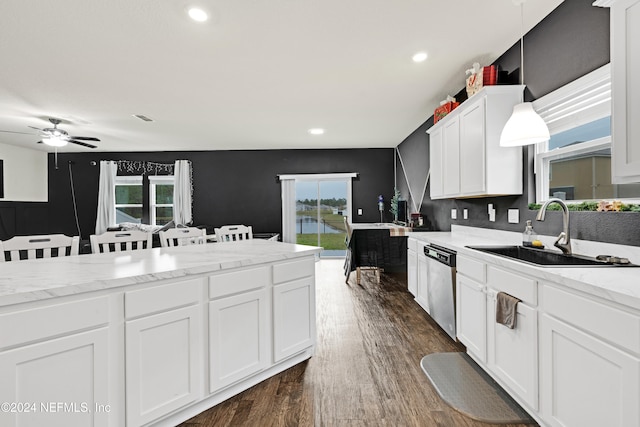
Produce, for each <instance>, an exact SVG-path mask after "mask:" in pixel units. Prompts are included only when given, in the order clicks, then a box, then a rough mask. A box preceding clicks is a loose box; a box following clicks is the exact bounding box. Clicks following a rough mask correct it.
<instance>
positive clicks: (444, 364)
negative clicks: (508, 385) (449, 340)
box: [420, 353, 536, 424]
mask: <svg viewBox="0 0 640 427" xmlns="http://www.w3.org/2000/svg"><path fill="white" fill-rule="evenodd" d="M420 366H421V367H422V370H423V371H424V373H425V374H427V378H429V381H431V384H433V386H434V388H435V389H436V391H437V392H438V394H439V395H440V397H441V398H442V399H443V400H444V401H445V402H447V403H448V404H449V405H450V406H451V407H452V408H454V409H455V410H457V411H459V412H461V413H463V414H465V415H466V416H468V417H470V418H473V419H474V420H478V421H482V422H485V423H492V424H535V423H536V422H535V420H533V419H532V418H531V416H530V415H529V414H527V413H526V412H525V411H524V410H523V409H522V408H521V407H520V405H518V403H516V402H515V401H514V400H513V399H512V398H511V397H510V396H509V395H508V394H507V393H506V392H505V391H504V390H503V389H502V387H500V385H498V384H497V383H496V382H495V381H494V380H493V379H492V378H491V377H490V376H489V375H488V374H487V373H486V372H484V371H483V370H482V368H480V367H479V366H478V365H477V364H476V363H475V362H474V361H473V360H472V359H471V358H470V357H469V356H468V355H467V354H466V353H433V354H429V355H427V356H425V357H423V358H422V360H421V361H420Z"/></svg>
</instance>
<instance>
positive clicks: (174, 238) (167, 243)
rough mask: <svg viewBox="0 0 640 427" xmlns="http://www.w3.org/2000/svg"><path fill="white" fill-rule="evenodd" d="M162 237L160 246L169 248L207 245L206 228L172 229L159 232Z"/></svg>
mask: <svg viewBox="0 0 640 427" xmlns="http://www.w3.org/2000/svg"><path fill="white" fill-rule="evenodd" d="M158 234H159V235H160V246H162V247H163V248H169V247H172V246H186V245H194V244H200V243H206V242H207V240H206V237H205V236H206V234H207V230H205V229H204V228H202V229H201V228H196V227H185V228H170V229H168V230H164V231H160V232H158Z"/></svg>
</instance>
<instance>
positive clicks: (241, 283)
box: [209, 266, 269, 299]
mask: <svg viewBox="0 0 640 427" xmlns="http://www.w3.org/2000/svg"><path fill="white" fill-rule="evenodd" d="M267 285H269V267H267V266H264V267H258V268H247V269H245V270H235V271H231V272H229V273H220V274H216V275H215V276H210V277H209V298H210V299H214V298H219V297H223V296H226V295H232V294H237V293H239V292H246V291H250V290H252V289H260V288H264V287H265V286H267Z"/></svg>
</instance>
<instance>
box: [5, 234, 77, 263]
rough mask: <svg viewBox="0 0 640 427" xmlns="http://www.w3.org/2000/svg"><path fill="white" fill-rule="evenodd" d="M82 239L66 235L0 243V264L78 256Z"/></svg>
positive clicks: (41, 236) (30, 237)
mask: <svg viewBox="0 0 640 427" xmlns="http://www.w3.org/2000/svg"><path fill="white" fill-rule="evenodd" d="M79 248H80V237H78V236H73V237H69V236H65V235H64V234H45V235H37V236H15V237H13V238H11V239H9V240H5V241H4V242H0V262H4V261H19V260H23V259H35V258H55V257H62V256H67V255H78V251H79Z"/></svg>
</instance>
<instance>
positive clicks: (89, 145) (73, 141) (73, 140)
mask: <svg viewBox="0 0 640 427" xmlns="http://www.w3.org/2000/svg"><path fill="white" fill-rule="evenodd" d="M98 141H99V140H98ZM69 142H71V143H72V144H78V145H82V146H83V147H89V148H98V147H96V146H95V145H91V144H87V143H86V142H82V141H78V140H75V139H70V140H69Z"/></svg>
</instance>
